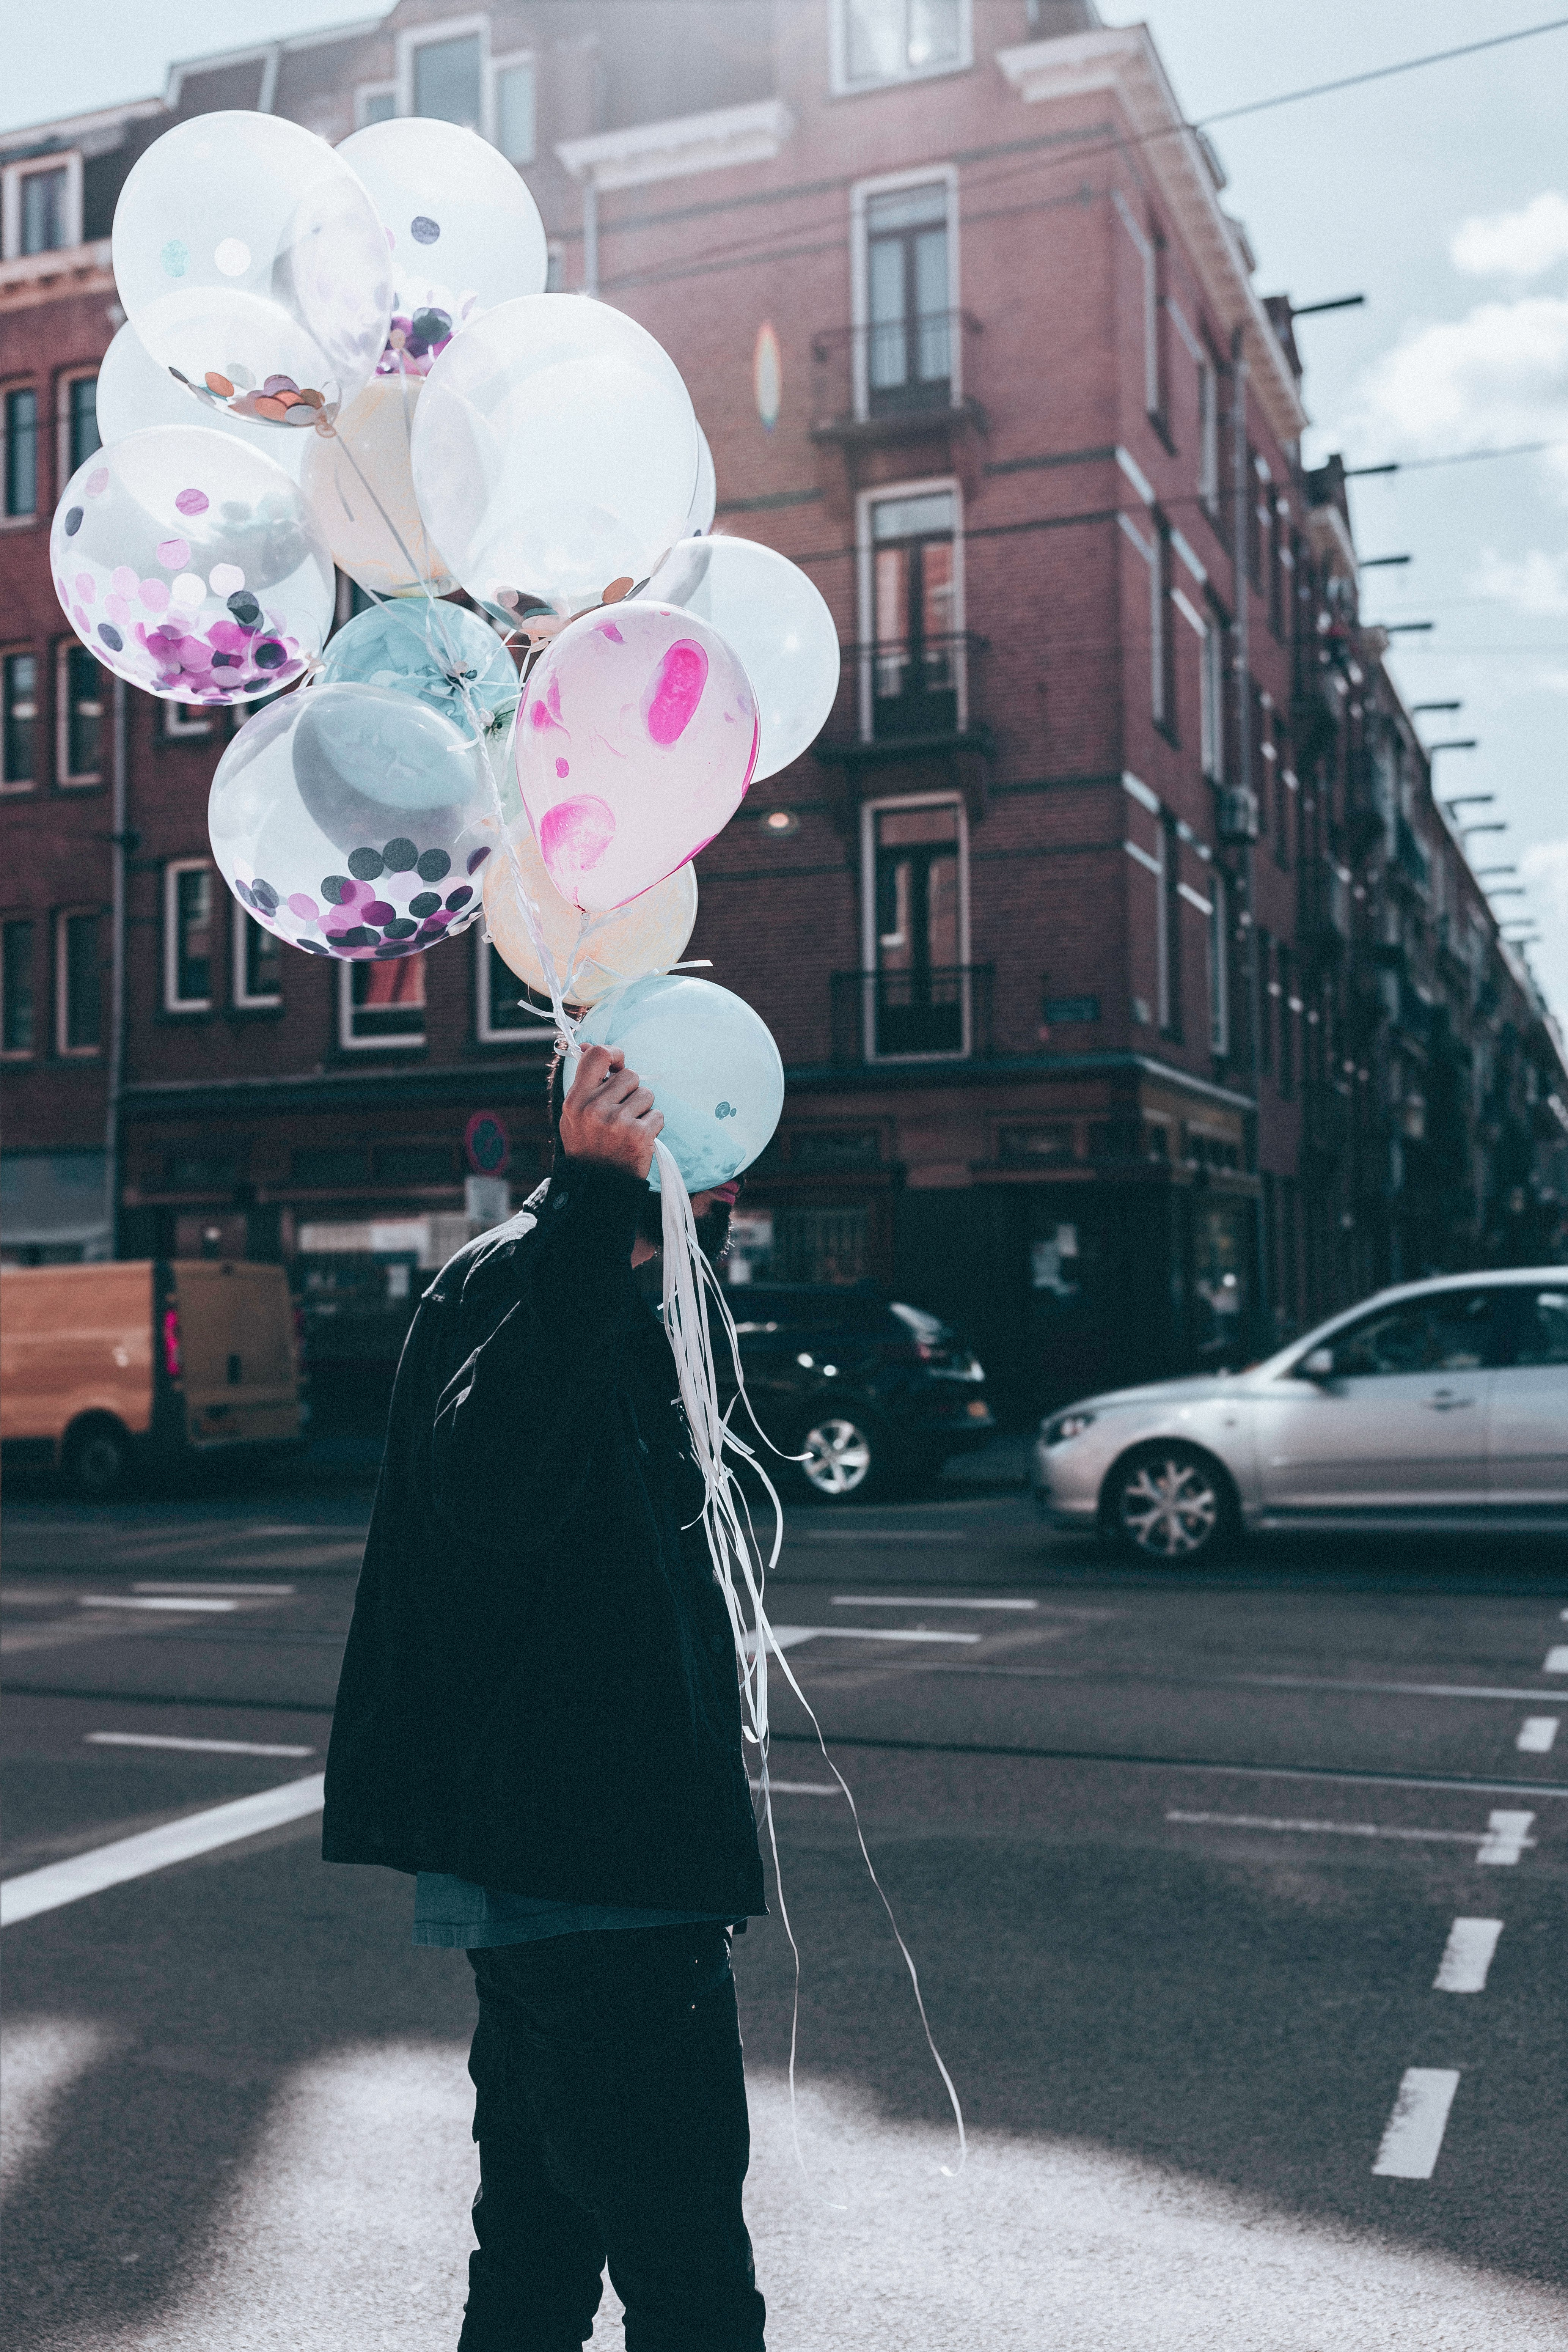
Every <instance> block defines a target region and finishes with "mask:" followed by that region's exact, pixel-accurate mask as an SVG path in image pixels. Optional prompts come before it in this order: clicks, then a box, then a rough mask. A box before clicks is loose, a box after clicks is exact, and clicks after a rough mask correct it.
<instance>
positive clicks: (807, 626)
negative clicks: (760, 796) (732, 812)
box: [647, 533, 839, 783]
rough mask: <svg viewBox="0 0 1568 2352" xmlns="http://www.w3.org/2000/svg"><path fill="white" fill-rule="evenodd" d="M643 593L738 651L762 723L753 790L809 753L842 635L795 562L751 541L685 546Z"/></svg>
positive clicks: (826, 704) (830, 691)
mask: <svg viewBox="0 0 1568 2352" xmlns="http://www.w3.org/2000/svg"><path fill="white" fill-rule="evenodd" d="M647 593H648V594H649V595H650V596H658V597H662V598H663V599H664V602H665V603H666V604H678V605H680V606H681V607H682V608H683V610H684V611H685V612H688V613H695V614H696V615H697V616H698V618H699V619H701V620H704V621H706V622H707V624H708V625H709V626H710V627H711V628H715V629H716V630H717V631H718V633H719V635H720V636H722V637H724V638H725V639H726V640H727V642H728V643H729V644H730V645H731V646H733V647H734V648H735V651H736V653H737V655H738V656H739V658H740V660H741V662H742V664H743V665H744V667H745V669H746V674H747V677H748V678H749V679H750V680H751V684H752V689H753V691H754V693H755V694H756V696H757V702H758V711H759V713H760V716H761V722H762V740H761V742H760V744H759V746H758V753H757V771H756V776H755V779H754V781H755V782H758V783H760V782H761V781H762V779H763V777H764V776H776V775H777V774H778V773H779V769H780V768H787V767H788V766H789V762H790V761H791V760H798V759H799V758H800V754H801V752H802V751H809V750H810V746H811V745H812V744H813V743H814V742H815V741H816V739H817V737H818V735H819V734H820V733H821V730H822V727H823V724H824V722H825V721H826V719H827V717H828V713H829V712H830V711H831V709H832V707H833V698H834V696H835V695H836V694H837V693H838V690H839V633H838V631H837V629H836V628H835V627H834V626H833V616H832V614H831V612H830V611H829V610H828V607H827V605H826V604H825V603H824V601H823V599H822V595H821V591H820V589H819V588H818V587H817V585H816V583H815V582H813V581H810V580H808V579H807V577H806V574H805V573H804V572H802V571H801V570H800V565H799V564H797V563H791V562H790V561H789V557H788V556H787V555H780V554H779V552H778V551H777V550H776V549H774V548H771V547H761V546H759V545H758V542H757V541H755V540H752V539H729V538H727V537H725V536H724V535H723V534H722V533H721V534H720V535H719V537H717V538H716V539H684V540H682V541H681V542H680V544H679V545H678V546H677V547H675V548H673V549H672V550H671V551H670V553H669V555H668V556H667V557H666V559H665V561H664V562H663V563H662V564H661V565H660V566H659V569H658V571H657V572H655V573H654V574H653V579H652V580H651V581H650V582H649V583H648V588H647Z"/></svg>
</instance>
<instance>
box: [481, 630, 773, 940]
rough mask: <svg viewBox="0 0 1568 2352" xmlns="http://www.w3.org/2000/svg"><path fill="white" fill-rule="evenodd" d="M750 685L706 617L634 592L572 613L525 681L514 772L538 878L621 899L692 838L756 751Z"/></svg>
mask: <svg viewBox="0 0 1568 2352" xmlns="http://www.w3.org/2000/svg"><path fill="white" fill-rule="evenodd" d="M757 746H758V714H757V699H756V697H755V696H754V695H753V693H752V691H751V685H750V681H749V679H748V678H747V675H746V672H745V671H744V669H742V667H741V666H740V663H739V661H738V660H737V657H736V656H735V654H734V652H733V651H732V650H731V648H730V647H729V646H727V644H726V643H725V640H724V639H723V638H722V637H721V636H720V635H718V633H717V632H716V630H714V629H710V628H709V627H707V626H706V624H705V623H704V622H701V621H698V620H696V619H695V618H694V617H693V615H692V614H690V613H683V612H679V611H677V610H676V608H675V607H674V605H672V604H651V603H647V602H644V601H643V599H641V598H640V599H639V600H638V601H637V602H636V603H635V604H617V605H614V606H612V607H611V608H610V609H608V610H601V611H599V612H595V613H585V614H583V615H582V617H581V618H580V620H577V621H574V622H573V623H572V624H571V625H570V628H567V629H563V630H562V632H561V634H560V635H559V636H558V637H557V638H556V639H555V641H554V642H553V644H552V645H551V646H549V649H548V651H547V652H546V654H545V656H544V658H543V659H542V660H541V661H540V663H539V665H538V668H537V669H536V670H535V671H534V674H533V676H532V677H531V678H530V679H529V681H528V691H527V694H526V696H525V698H524V702H523V708H522V709H521V711H520V712H519V714H518V720H517V782H518V785H519V787H520V789H521V792H522V796H523V805H524V807H525V808H526V809H527V810H528V816H529V819H530V821H531V822H532V824H533V828H534V833H535V835H536V837H537V838H538V845H539V854H540V856H542V858H543V860H544V864H545V869H546V871H547V873H548V874H549V877H550V880H551V881H552V882H553V883H554V884H555V887H556V888H557V889H558V890H559V892H560V895H561V897H562V898H565V899H567V900H568V901H569V902H570V904H571V905H572V906H574V907H578V908H581V909H582V910H583V911H584V912H585V913H593V914H601V913H604V912H606V911H607V910H608V909H609V908H612V907H623V906H624V905H625V904H626V902H627V900H628V899H629V898H637V897H638V896H639V895H640V893H641V892H643V891H644V890H651V889H652V888H653V885H654V883H655V882H662V881H663V880H664V877H665V875H667V874H673V873H674V870H675V868H676V867H677V866H684V865H685V864H686V862H687V860H688V859H689V858H693V857H695V856H696V854H697V852H698V851H699V850H700V849H706V846H707V845H708V843H709V842H710V841H711V840H712V839H713V837H714V835H715V834H716V833H718V832H720V831H722V829H723V827H724V826H725V825H726V824H728V822H729V820H730V818H731V817H732V816H733V815H734V814H735V812H736V810H737V808H738V807H739V806H740V803H741V802H742V800H743V799H744V798H745V796H746V788H747V785H748V784H749V783H750V782H751V773H752V770H753V769H754V768H755V766H756V764H757Z"/></svg>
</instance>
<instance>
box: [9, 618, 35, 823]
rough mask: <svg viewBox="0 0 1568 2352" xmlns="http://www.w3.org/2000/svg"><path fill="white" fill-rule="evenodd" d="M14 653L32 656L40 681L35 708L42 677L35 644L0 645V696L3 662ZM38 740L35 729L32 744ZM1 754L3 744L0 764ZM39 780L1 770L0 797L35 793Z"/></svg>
mask: <svg viewBox="0 0 1568 2352" xmlns="http://www.w3.org/2000/svg"><path fill="white" fill-rule="evenodd" d="M16 654H31V656H32V657H33V665H34V668H33V675H34V677H35V678H36V679H38V680H39V681H40V683H39V684H38V685H35V687H34V688H33V700H34V707H35V709H37V702H38V696H39V693H40V691H41V679H42V671H43V664H42V662H41V661H40V660H39V658H38V649H37V646H31V645H27V644H25V643H24V644H21V645H13V646H3V645H0V696H3V695H4V693H5V663H6V662H8V661H9V660H10V659H11V658H12V656H14V655H16ZM37 724H38V722H37V718H35V719H34V720H33V726H34V729H35V730H37ZM4 725H5V709H4V708H3V707H0V727H4ZM39 740H40V738H39V737H38V735H37V732H36V731H35V733H34V736H33V741H34V744H35V745H37V743H38V741H39ZM3 756H4V746H3V745H0V764H3ZM39 782H40V779H39V778H38V777H37V776H36V775H34V776H12V777H6V776H5V774H4V773H3V772H0V799H5V800H9V799H11V798H13V797H14V796H15V795H16V793H36V792H37V789H38V784H39Z"/></svg>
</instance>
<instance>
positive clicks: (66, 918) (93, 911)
mask: <svg viewBox="0 0 1568 2352" xmlns="http://www.w3.org/2000/svg"><path fill="white" fill-rule="evenodd" d="M78 915H95V916H96V917H97V918H98V919H99V921H100V922H101V921H102V919H103V908H101V907H60V908H57V910H56V913H55V1052H56V1053H57V1055H59V1056H60V1058H61V1059H62V1060H64V1061H71V1062H91V1061H96V1060H97V1058H98V1056H99V1054H101V1053H102V1051H103V1046H102V1044H101V1042H100V1043H99V1044H98V1045H68V1044H67V1043H66V1027H67V1023H68V1020H69V1017H70V997H69V992H68V987H67V961H66V940H67V936H68V931H69V928H70V925H71V923H72V921H73V920H74V919H75V918H76V917H77V916H78ZM102 1012H103V994H102V980H101V977H100V979H99V1017H100V1021H101V1016H102Z"/></svg>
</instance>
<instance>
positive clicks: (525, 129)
mask: <svg viewBox="0 0 1568 2352" xmlns="http://www.w3.org/2000/svg"><path fill="white" fill-rule="evenodd" d="M495 81H496V144H497V147H498V148H499V149H500V151H501V152H502V154H503V155H504V156H505V157H506V159H507V163H532V162H533V160H534V152H535V127H534V61H533V59H532V58H502V59H501V60H500V61H499V63H498V64H497V67H496V68H495Z"/></svg>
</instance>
